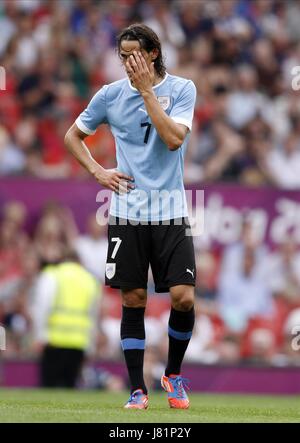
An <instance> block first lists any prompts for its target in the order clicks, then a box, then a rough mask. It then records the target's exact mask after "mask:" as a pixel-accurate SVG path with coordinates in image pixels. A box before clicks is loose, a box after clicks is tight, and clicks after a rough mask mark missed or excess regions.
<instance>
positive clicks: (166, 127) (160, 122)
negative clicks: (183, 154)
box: [142, 91, 185, 151]
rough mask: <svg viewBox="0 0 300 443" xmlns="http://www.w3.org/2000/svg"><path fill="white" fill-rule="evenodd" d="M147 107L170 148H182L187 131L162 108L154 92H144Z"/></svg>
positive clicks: (160, 134) (157, 129) (159, 132)
mask: <svg viewBox="0 0 300 443" xmlns="http://www.w3.org/2000/svg"><path fill="white" fill-rule="evenodd" d="M142 97H143V99H144V103H145V107H146V110H147V112H148V115H149V117H150V118H151V121H152V123H153V125H154V126H155V128H156V131H157V132H158V134H159V136H160V138H161V139H162V140H163V141H164V142H165V144H166V145H167V146H168V148H169V149H170V150H172V151H173V150H176V149H178V148H180V146H181V145H182V143H183V141H184V138H185V131H184V129H183V128H181V127H179V126H178V125H177V123H176V122H174V120H172V119H171V118H170V117H169V116H168V115H167V114H166V113H165V112H164V110H163V109H162V107H161V106H160V104H159V102H158V100H157V98H156V97H155V95H154V93H153V92H152V91H151V92H150V91H149V92H146V93H142Z"/></svg>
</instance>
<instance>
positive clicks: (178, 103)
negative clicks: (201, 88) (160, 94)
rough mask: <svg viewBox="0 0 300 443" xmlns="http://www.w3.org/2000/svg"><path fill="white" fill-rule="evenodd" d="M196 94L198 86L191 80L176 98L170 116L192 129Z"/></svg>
mask: <svg viewBox="0 0 300 443" xmlns="http://www.w3.org/2000/svg"><path fill="white" fill-rule="evenodd" d="M196 95H197V91H196V86H195V85H194V83H193V82H192V81H191V80H190V81H189V82H188V83H187V84H186V85H185V86H184V88H183V89H182V91H181V93H180V94H179V96H178V98H177V99H176V100H175V103H174V106H173V108H172V110H171V112H170V117H171V118H172V119H173V120H174V121H175V122H176V123H181V124H183V125H185V126H187V127H188V128H189V130H191V129H192V122H193V117H194V108H195V103H196Z"/></svg>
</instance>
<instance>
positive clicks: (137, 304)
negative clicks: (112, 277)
mask: <svg viewBox="0 0 300 443" xmlns="http://www.w3.org/2000/svg"><path fill="white" fill-rule="evenodd" d="M122 301H123V306H126V307H127V308H144V307H145V306H146V303H147V291H146V289H130V290H124V289H123V290H122Z"/></svg>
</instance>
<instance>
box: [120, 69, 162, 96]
mask: <svg viewBox="0 0 300 443" xmlns="http://www.w3.org/2000/svg"><path fill="white" fill-rule="evenodd" d="M168 76H169V74H168V73H167V72H166V75H165V76H164V78H163V79H162V81H161V82H159V83H157V85H155V86H152V89H156V88H158V87H159V86H161V85H162V84H163V83H164V82H165V81H166V80H167V78H168ZM127 81H128V84H129V87H130V89H131V90H132V91H135V92H138V90H137V89H136V88H134V87H133V86H132V84H131V83H130V80H129V78H128V77H127Z"/></svg>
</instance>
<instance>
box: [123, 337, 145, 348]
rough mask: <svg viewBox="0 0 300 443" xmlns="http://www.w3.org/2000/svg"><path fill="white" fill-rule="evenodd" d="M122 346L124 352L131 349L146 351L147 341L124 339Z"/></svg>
mask: <svg viewBox="0 0 300 443" xmlns="http://www.w3.org/2000/svg"><path fill="white" fill-rule="evenodd" d="M121 346H122V349H123V351H128V350H130V349H145V340H139V339H138V338H124V339H123V340H121Z"/></svg>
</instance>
